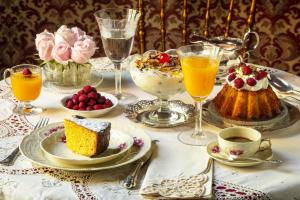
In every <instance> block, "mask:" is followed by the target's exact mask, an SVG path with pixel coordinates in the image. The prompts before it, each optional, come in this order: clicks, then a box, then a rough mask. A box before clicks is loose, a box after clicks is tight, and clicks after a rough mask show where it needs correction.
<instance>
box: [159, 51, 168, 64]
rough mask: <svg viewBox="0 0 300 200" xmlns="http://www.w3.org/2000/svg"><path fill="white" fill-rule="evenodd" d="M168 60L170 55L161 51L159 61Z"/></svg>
mask: <svg viewBox="0 0 300 200" xmlns="http://www.w3.org/2000/svg"><path fill="white" fill-rule="evenodd" d="M169 61H170V56H169V55H168V54H167V53H161V54H160V55H159V62H160V63H166V62H169Z"/></svg>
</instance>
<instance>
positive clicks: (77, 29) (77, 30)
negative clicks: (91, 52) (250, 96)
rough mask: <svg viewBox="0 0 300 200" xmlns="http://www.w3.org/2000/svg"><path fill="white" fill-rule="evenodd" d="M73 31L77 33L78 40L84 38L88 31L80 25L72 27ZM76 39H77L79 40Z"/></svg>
mask: <svg viewBox="0 0 300 200" xmlns="http://www.w3.org/2000/svg"><path fill="white" fill-rule="evenodd" d="M71 30H72V32H73V33H75V35H76V38H77V40H83V39H84V36H85V35H86V33H85V32H84V31H83V30H81V29H80V28H78V27H72V28H71ZM77 40H76V41H77Z"/></svg>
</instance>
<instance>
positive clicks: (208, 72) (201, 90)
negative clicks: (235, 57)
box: [177, 43, 220, 146]
mask: <svg viewBox="0 0 300 200" xmlns="http://www.w3.org/2000/svg"><path fill="white" fill-rule="evenodd" d="M177 53H178V55H179V58H180V63H181V67H182V72H183V82H184V85H185V89H186V91H187V92H188V94H189V95H190V96H191V97H192V98H193V99H194V100H195V102H196V103H195V105H196V106H195V107H196V110H197V112H196V113H197V115H196V116H195V117H196V119H195V129H194V130H193V131H191V132H187V133H186V132H183V133H181V134H179V135H178V139H179V140H180V141H181V142H182V143H184V144H189V145H200V146H202V145H203V146H205V145H207V144H208V142H210V141H211V140H212V139H213V138H214V135H213V134H210V133H207V132H204V131H203V129H202V123H201V122H202V103H203V101H204V100H205V99H206V98H207V97H208V96H209V94H210V93H211V91H212V89H213V87H214V84H215V80H216V75H217V72H218V68H219V63H220V48H219V47H217V46H215V45H213V44H210V43H198V44H192V45H186V46H182V47H180V48H178V49H177Z"/></svg>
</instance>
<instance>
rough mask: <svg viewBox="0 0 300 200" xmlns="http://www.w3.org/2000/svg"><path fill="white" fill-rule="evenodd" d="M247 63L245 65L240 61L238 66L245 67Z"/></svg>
mask: <svg viewBox="0 0 300 200" xmlns="http://www.w3.org/2000/svg"><path fill="white" fill-rule="evenodd" d="M246 66H247V65H246V63H240V64H239V65H238V67H246Z"/></svg>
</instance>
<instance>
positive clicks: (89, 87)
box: [82, 85, 93, 94]
mask: <svg viewBox="0 0 300 200" xmlns="http://www.w3.org/2000/svg"><path fill="white" fill-rule="evenodd" d="M82 89H83V91H84V92H85V93H86V94H87V93H89V92H90V91H91V90H92V89H93V88H92V87H91V86H90V85H86V86H84V87H83V88H82Z"/></svg>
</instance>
